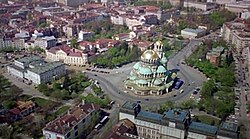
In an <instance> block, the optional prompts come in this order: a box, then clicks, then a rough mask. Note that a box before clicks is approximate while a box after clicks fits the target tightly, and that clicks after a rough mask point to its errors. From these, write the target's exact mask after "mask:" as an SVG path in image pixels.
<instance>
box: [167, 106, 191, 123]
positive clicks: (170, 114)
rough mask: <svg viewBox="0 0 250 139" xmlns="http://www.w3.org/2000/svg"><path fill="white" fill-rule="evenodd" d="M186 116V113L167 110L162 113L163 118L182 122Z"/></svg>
mask: <svg viewBox="0 0 250 139" xmlns="http://www.w3.org/2000/svg"><path fill="white" fill-rule="evenodd" d="M187 115H188V111H184V110H175V109H169V110H167V111H166V112H164V115H163V116H164V117H166V118H168V119H172V120H176V121H181V122H183V121H184V120H185V118H186V117H187Z"/></svg>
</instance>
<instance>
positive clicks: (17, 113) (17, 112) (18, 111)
mask: <svg viewBox="0 0 250 139" xmlns="http://www.w3.org/2000/svg"><path fill="white" fill-rule="evenodd" d="M9 112H10V113H12V114H15V115H19V114H20V113H21V111H20V110H19V109H18V108H13V109H11V110H9Z"/></svg>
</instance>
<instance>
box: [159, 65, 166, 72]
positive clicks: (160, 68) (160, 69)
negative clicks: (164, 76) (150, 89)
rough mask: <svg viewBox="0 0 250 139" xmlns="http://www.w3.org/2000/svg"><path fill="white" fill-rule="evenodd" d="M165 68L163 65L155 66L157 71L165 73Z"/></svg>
mask: <svg viewBox="0 0 250 139" xmlns="http://www.w3.org/2000/svg"><path fill="white" fill-rule="evenodd" d="M166 71H167V70H166V69H165V67H163V66H159V67H158V68H157V72H158V73H165V72H166Z"/></svg>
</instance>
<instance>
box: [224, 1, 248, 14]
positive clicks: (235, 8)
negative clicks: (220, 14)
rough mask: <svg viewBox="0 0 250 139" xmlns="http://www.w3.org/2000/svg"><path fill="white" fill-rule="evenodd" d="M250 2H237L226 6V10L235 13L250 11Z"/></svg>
mask: <svg viewBox="0 0 250 139" xmlns="http://www.w3.org/2000/svg"><path fill="white" fill-rule="evenodd" d="M249 8H250V1H247V0H246V1H237V2H235V3H228V4H225V9H227V10H228V11H231V12H234V13H240V12H242V11H246V10H249Z"/></svg>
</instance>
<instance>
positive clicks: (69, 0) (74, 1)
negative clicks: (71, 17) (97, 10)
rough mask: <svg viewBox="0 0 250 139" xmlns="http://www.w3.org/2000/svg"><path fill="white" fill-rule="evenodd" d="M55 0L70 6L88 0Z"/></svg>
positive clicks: (75, 5)
mask: <svg viewBox="0 0 250 139" xmlns="http://www.w3.org/2000/svg"><path fill="white" fill-rule="evenodd" d="M55 1H56V2H58V3H62V4H65V5H67V6H71V7H77V6H79V5H81V4H84V3H87V2H89V1H88V0H55Z"/></svg>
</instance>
